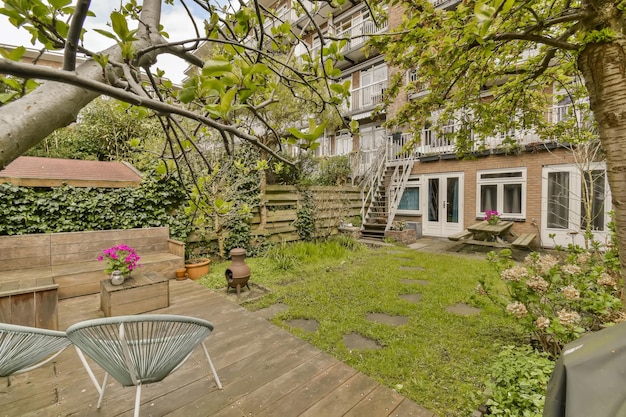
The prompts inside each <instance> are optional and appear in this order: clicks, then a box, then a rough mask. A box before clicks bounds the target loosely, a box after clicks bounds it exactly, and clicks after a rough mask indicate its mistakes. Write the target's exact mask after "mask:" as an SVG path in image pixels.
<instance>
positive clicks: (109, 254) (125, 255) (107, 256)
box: [98, 245, 141, 278]
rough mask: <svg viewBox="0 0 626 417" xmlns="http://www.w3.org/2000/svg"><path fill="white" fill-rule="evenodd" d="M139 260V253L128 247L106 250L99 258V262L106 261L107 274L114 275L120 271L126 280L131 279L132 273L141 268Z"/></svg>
mask: <svg viewBox="0 0 626 417" xmlns="http://www.w3.org/2000/svg"><path fill="white" fill-rule="evenodd" d="M139 259H140V257H139V255H137V252H135V250H134V249H133V248H131V247H130V246H127V245H117V246H113V247H112V248H108V249H104V250H103V251H102V255H100V256H98V260H99V261H104V260H106V268H105V269H104V273H105V274H107V275H112V274H113V272H114V271H119V272H120V273H121V274H122V276H124V277H125V278H128V277H130V273H131V272H132V271H133V270H135V269H137V268H138V267H140V266H141V265H140V264H139Z"/></svg>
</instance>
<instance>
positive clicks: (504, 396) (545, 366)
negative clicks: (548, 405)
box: [486, 346, 554, 417]
mask: <svg viewBox="0 0 626 417" xmlns="http://www.w3.org/2000/svg"><path fill="white" fill-rule="evenodd" d="M553 369H554V362H552V361H551V360H550V359H549V358H548V355H547V354H546V353H537V352H535V351H534V350H532V348H530V347H529V346H525V347H513V346H507V347H505V348H504V349H503V350H502V351H501V352H500V353H499V354H498V357H497V359H496V361H495V362H494V363H493V364H492V366H491V367H490V369H489V376H490V379H489V380H488V381H487V383H486V386H487V392H488V393H489V395H490V398H489V399H488V400H487V403H486V404H487V406H488V407H489V411H490V415H491V416H501V417H521V416H523V417H541V415H542V413H543V405H544V402H545V392H546V389H547V386H548V381H549V380H550V375H551V374H552V371H553Z"/></svg>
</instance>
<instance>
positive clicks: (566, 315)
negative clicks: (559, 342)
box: [557, 310, 580, 327]
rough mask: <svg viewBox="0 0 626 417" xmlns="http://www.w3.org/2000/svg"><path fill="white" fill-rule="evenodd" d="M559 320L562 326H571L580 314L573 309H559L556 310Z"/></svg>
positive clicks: (576, 321)
mask: <svg viewBox="0 0 626 417" xmlns="http://www.w3.org/2000/svg"><path fill="white" fill-rule="evenodd" d="M557 316H559V321H560V322H561V324H563V325H564V326H568V327H571V326H573V325H575V324H576V323H578V322H579V321H580V315H579V314H578V313H577V312H575V311H566V310H561V311H559V312H558V314H557Z"/></svg>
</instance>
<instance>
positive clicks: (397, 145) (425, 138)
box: [388, 104, 580, 161]
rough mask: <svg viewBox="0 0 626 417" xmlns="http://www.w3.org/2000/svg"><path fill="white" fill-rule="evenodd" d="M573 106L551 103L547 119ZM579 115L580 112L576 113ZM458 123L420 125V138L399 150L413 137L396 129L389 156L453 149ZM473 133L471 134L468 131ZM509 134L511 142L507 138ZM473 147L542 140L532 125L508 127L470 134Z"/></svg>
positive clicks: (569, 113)
mask: <svg viewBox="0 0 626 417" xmlns="http://www.w3.org/2000/svg"><path fill="white" fill-rule="evenodd" d="M573 109H574V107H573V106H572V105H571V104H567V105H560V106H554V107H553V108H552V109H551V110H550V112H549V113H548V120H549V121H551V122H553V123H556V122H560V121H564V120H567V119H568V118H570V117H573V115H574V110H573ZM578 117H580V116H578ZM459 127H460V125H459V124H450V125H446V126H443V127H441V128H440V130H439V131H435V130H431V129H427V128H425V129H422V131H421V132H420V142H419V143H418V144H417V145H416V146H414V147H412V148H411V150H410V151H406V150H403V149H404V147H405V146H406V145H407V144H408V143H410V142H411V141H412V140H413V135H412V134H410V133H402V134H400V133H396V134H394V135H391V136H390V137H389V139H388V147H389V152H388V155H389V160H390V161H402V160H405V159H415V158H418V157H420V156H423V155H436V154H448V153H454V152H455V151H456V149H455V143H454V140H453V139H452V134H453V133H454V132H455V131H456V130H457V129H458V128H459ZM472 136H473V134H472ZM511 138H513V143H512V142H511ZM473 142H474V149H473V150H474V151H478V150H482V149H486V150H495V149H499V148H501V146H502V145H503V144H507V145H508V146H511V145H517V146H520V147H521V146H524V145H527V144H531V143H537V142H542V139H541V138H540V137H539V135H538V134H537V133H535V132H533V131H532V129H519V130H511V131H509V132H506V133H497V134H495V135H494V136H490V137H486V138H484V140H483V139H480V138H478V137H473Z"/></svg>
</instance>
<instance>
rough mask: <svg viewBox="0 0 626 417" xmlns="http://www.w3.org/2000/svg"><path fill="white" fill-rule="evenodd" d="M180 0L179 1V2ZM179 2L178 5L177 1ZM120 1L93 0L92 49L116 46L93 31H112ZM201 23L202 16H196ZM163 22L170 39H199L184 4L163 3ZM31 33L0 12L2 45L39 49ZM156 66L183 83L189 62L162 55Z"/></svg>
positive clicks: (89, 37)
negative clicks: (110, 22) (109, 22)
mask: <svg viewBox="0 0 626 417" xmlns="http://www.w3.org/2000/svg"><path fill="white" fill-rule="evenodd" d="M176 3H178V2H176ZM176 3H175V4H176ZM117 4H119V3H118V2H109V1H93V2H91V7H90V9H91V10H92V11H93V12H94V13H95V14H96V17H88V18H87V20H86V22H85V28H86V29H87V30H88V31H87V33H86V34H85V42H84V43H85V46H86V47H87V48H88V49H89V50H92V51H100V50H103V49H106V48H107V47H109V46H111V45H112V42H113V40H111V39H108V38H106V37H104V36H102V35H99V34H98V33H96V32H95V31H93V30H90V29H93V28H99V29H105V30H108V31H111V29H110V28H107V27H106V25H105V22H106V21H107V20H108V17H109V15H110V13H111V11H112V10H113V7H114V6H115V5H117ZM192 11H193V13H194V15H195V16H196V17H197V16H202V17H204V16H205V15H204V14H202V13H203V10H201V9H199V8H197V7H195V8H193V9H192ZM196 20H197V21H198V22H199V21H200V19H199V18H197V19H196ZM161 24H162V25H163V27H164V29H165V31H166V32H167V33H168V34H169V36H170V37H169V40H170V41H176V40H184V39H190V38H195V37H196V36H195V32H194V30H193V25H192V24H190V22H189V18H188V16H187V14H186V12H185V10H184V9H183V8H182V7H181V6H174V7H172V6H167V5H164V6H163V11H162V18H161ZM199 27H200V30H202V27H203V26H202V24H200V25H199ZM30 38H31V36H30V34H29V33H28V32H27V31H25V30H24V29H16V28H15V27H13V26H12V25H11V24H10V23H9V21H8V19H7V18H6V16H4V15H0V44H5V45H13V46H20V45H22V46H24V47H27V48H36V49H38V48H39V47H41V45H40V44H36V45H32V43H31V42H30ZM156 67H158V68H160V69H162V70H164V71H165V73H166V77H168V78H170V79H171V80H172V81H174V82H175V83H180V82H181V81H182V80H183V78H184V77H185V75H184V70H185V69H186V68H187V64H186V63H185V62H183V61H182V60H180V59H179V58H176V57H174V56H170V55H167V56H161V57H159V60H158V62H157V64H156Z"/></svg>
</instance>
